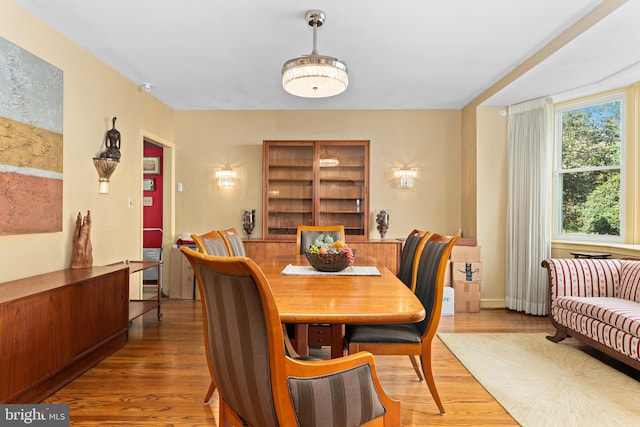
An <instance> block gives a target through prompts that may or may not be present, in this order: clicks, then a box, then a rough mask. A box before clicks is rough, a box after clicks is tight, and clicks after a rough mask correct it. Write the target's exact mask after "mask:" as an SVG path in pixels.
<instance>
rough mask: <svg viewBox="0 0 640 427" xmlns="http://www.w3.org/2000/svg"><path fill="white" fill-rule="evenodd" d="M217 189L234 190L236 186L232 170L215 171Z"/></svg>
mask: <svg viewBox="0 0 640 427" xmlns="http://www.w3.org/2000/svg"><path fill="white" fill-rule="evenodd" d="M216 179H217V180H218V188H234V187H235V186H236V171H235V170H234V169H218V170H217V171H216Z"/></svg>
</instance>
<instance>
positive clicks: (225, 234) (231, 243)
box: [220, 227, 247, 256]
mask: <svg viewBox="0 0 640 427" xmlns="http://www.w3.org/2000/svg"><path fill="white" fill-rule="evenodd" d="M220 234H222V238H223V239H225V240H226V241H227V246H228V247H229V248H231V255H232V256H246V255H247V253H246V251H245V249H244V243H243V242H242V238H241V237H240V235H238V232H237V231H236V229H235V228H233V227H231V228H227V229H224V230H220Z"/></svg>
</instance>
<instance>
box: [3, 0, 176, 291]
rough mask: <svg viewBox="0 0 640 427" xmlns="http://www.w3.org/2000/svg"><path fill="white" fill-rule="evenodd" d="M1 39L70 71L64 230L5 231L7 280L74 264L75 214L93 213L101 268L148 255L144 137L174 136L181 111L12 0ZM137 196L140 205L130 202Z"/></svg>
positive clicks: (94, 240) (66, 93)
mask: <svg viewBox="0 0 640 427" xmlns="http://www.w3.org/2000/svg"><path fill="white" fill-rule="evenodd" d="M0 37H3V38H5V39H7V40H8V41H10V42H12V43H14V44H16V45H18V46H20V47H22V48H23V49H25V50H27V51H29V52H31V53H32V54H34V55H36V56H38V57H40V58H42V59H43V60H45V61H47V62H49V63H50V64H52V65H54V66H56V67H58V68H60V69H61V70H62V71H63V73H64V94H63V96H64V119H63V126H64V127H63V129H64V186H63V230H62V232H60V233H49V234H34V235H20V236H0V260H1V261H0V282H4V281H8V280H12V279H17V278H21V277H26V276H31V275H35V274H39V273H45V272H49V271H54V270H60V269H64V268H68V267H69V266H70V263H71V250H72V236H73V231H74V229H75V217H76V215H77V214H78V212H82V214H83V215H85V214H86V212H87V210H90V211H91V217H92V219H93V224H92V231H91V240H92V243H93V257H94V264H95V265H100V264H107V263H111V262H116V261H120V260H124V259H140V256H141V227H142V225H141V212H142V210H141V196H142V189H141V177H142V171H141V164H142V139H141V135H142V132H143V130H146V131H148V132H151V133H153V134H155V135H157V136H158V137H160V138H164V139H166V140H168V141H171V140H172V139H173V112H172V111H171V109H169V108H168V107H167V106H165V105H164V104H162V103H160V102H158V101H157V100H156V99H155V98H153V97H152V96H150V95H149V94H147V93H146V92H144V91H142V90H140V89H139V88H138V87H137V86H136V84H134V83H132V82H131V81H129V80H127V79H125V78H124V77H122V76H121V75H120V74H118V73H116V72H115V71H113V70H112V69H110V68H109V67H107V66H106V65H104V64H103V63H102V62H100V61H98V60H97V59H96V58H95V57H93V56H90V55H89V54H87V53H86V52H85V51H84V50H82V49H80V48H79V47H78V46H77V45H75V44H72V43H70V42H69V41H68V40H67V39H65V38H64V37H63V36H61V35H60V34H59V33H57V32H55V31H53V30H51V29H50V28H49V27H47V26H46V25H44V24H43V23H42V22H41V21H39V20H37V19H35V18H34V17H33V16H32V15H30V14H28V13H27V12H25V11H24V10H23V9H21V8H20V7H18V6H16V4H15V3H13V2H12V1H9V0H0ZM113 116H116V117H117V118H118V121H117V124H116V127H117V129H118V130H119V131H120V132H121V134H122V147H121V152H122V160H121V161H120V164H119V165H118V168H117V169H116V171H115V173H114V174H113V176H112V178H111V191H110V193H109V194H107V195H101V194H98V174H97V172H96V170H95V168H94V166H93V162H92V160H91V159H92V158H93V157H94V156H96V155H97V154H98V153H99V152H101V151H103V150H104V148H105V147H104V138H105V132H106V131H107V130H108V129H110V128H111V118H112V117H113ZM129 197H131V198H132V201H133V208H128V207H127V203H128V198H129ZM0 203H2V201H1V200H0Z"/></svg>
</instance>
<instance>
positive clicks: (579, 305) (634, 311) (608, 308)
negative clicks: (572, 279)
mask: <svg viewBox="0 0 640 427" xmlns="http://www.w3.org/2000/svg"><path fill="white" fill-rule="evenodd" d="M556 305H557V306H558V307H561V308H564V309H566V310H568V311H571V312H574V313H579V314H582V315H584V316H587V317H590V318H592V319H597V320H600V321H602V322H604V323H606V324H608V325H611V326H613V327H615V328H617V329H620V330H622V331H625V332H627V333H629V334H631V335H633V336H634V337H637V338H640V305H639V304H638V303H636V302H634V301H629V300H625V299H622V298H606V297H596V298H593V297H559V298H558V299H557V300H556Z"/></svg>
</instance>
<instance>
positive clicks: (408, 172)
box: [393, 168, 418, 188]
mask: <svg viewBox="0 0 640 427" xmlns="http://www.w3.org/2000/svg"><path fill="white" fill-rule="evenodd" d="M417 176H418V171H417V169H409V168H403V169H395V170H394V171H393V177H394V178H395V179H397V180H398V188H413V182H414V180H415V178H416V177H417Z"/></svg>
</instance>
